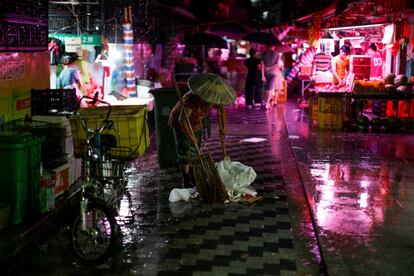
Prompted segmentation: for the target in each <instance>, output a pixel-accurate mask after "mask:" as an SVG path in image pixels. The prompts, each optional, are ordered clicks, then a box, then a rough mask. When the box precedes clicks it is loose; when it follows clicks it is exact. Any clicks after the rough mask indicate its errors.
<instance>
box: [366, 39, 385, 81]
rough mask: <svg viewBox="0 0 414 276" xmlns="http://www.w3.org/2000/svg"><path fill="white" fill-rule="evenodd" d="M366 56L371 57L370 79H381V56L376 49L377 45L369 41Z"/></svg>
mask: <svg viewBox="0 0 414 276" xmlns="http://www.w3.org/2000/svg"><path fill="white" fill-rule="evenodd" d="M367 56H369V57H370V58H371V70H370V79H371V80H375V79H381V78H382V66H383V62H382V56H381V54H380V53H379V52H378V51H377V45H375V43H371V44H370V45H369V47H368V49H367Z"/></svg>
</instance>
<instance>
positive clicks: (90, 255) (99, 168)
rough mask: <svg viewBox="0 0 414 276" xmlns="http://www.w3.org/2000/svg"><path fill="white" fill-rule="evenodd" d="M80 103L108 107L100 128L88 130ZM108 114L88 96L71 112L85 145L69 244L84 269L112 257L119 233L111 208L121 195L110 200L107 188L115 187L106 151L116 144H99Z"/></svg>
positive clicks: (107, 121)
mask: <svg viewBox="0 0 414 276" xmlns="http://www.w3.org/2000/svg"><path fill="white" fill-rule="evenodd" d="M83 100H87V101H89V102H90V103H92V104H96V103H101V104H104V105H106V106H107V107H108V111H107V113H106V116H105V119H104V120H103V121H102V123H101V125H100V126H99V127H97V128H94V129H92V128H89V127H88V124H87V121H86V119H85V118H84V117H83V116H82V115H81V113H80V112H79V106H80V105H81V103H82V101H83ZM110 114H111V105H110V104H109V103H107V102H105V101H102V100H99V99H97V97H95V98H91V97H89V96H83V97H82V98H81V99H80V100H79V102H78V107H77V110H76V111H75V112H74V115H75V118H77V119H79V120H80V123H81V125H82V128H83V129H84V131H85V133H86V145H85V154H84V156H83V158H82V181H81V189H80V193H81V194H80V196H81V199H80V203H79V209H78V210H77V211H76V215H74V218H73V220H72V222H71V223H70V226H69V244H70V248H71V251H72V253H73V255H74V256H75V257H76V259H77V260H78V261H79V262H80V263H81V264H83V265H87V266H95V265H99V264H101V263H103V262H105V261H106V260H107V259H109V257H111V253H112V251H113V249H114V247H115V245H116V240H117V238H118V232H119V230H118V225H117V220H116V216H115V212H114V208H113V204H114V202H116V199H117V198H118V197H119V194H120V193H118V194H117V196H113V193H114V189H112V190H110V191H107V190H108V187H109V186H110V184H111V185H112V186H113V185H115V182H114V181H112V180H113V179H114V172H115V171H114V170H113V169H112V162H113V160H112V158H111V157H110V155H109V152H110V150H109V149H110V148H111V147H113V146H114V143H115V145H116V141H115V142H114V141H113V139H107V140H110V142H107V143H106V145H103V143H101V142H102V141H101V138H102V137H101V133H102V131H103V130H104V129H110V128H112V126H113V122H112V121H110V120H109V116H110ZM111 140H112V141H111ZM104 144H105V143H104ZM116 169H117V173H116V178H117V179H118V178H119V176H121V177H122V172H120V170H123V167H121V166H117V167H116ZM110 174H111V175H110ZM121 179H122V178H121ZM121 182H122V181H121ZM118 184H119V183H118ZM121 184H123V183H121ZM119 186H123V185H119ZM113 187H115V186H113Z"/></svg>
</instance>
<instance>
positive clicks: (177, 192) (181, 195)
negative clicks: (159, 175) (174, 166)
mask: <svg viewBox="0 0 414 276" xmlns="http://www.w3.org/2000/svg"><path fill="white" fill-rule="evenodd" d="M189 199H190V191H189V190H188V189H177V188H174V189H172V190H171V192H170V197H169V198H168V200H169V201H170V202H176V201H180V200H184V201H187V200H189Z"/></svg>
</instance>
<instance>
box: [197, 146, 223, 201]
mask: <svg viewBox="0 0 414 276" xmlns="http://www.w3.org/2000/svg"><path fill="white" fill-rule="evenodd" d="M200 159H201V160H200ZM200 159H196V160H195V161H194V162H193V164H192V165H193V172H194V179H195V181H196V187H197V191H198V193H199V194H200V197H201V199H202V200H204V201H206V202H209V203H215V202H224V201H225V200H227V193H226V189H225V187H224V185H223V181H222V180H221V177H220V176H219V174H218V172H217V168H216V166H215V164H214V162H213V159H212V158H211V156H210V155H209V154H203V155H201V156H200ZM203 165H204V167H203Z"/></svg>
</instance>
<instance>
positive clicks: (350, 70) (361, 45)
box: [302, 21, 414, 131]
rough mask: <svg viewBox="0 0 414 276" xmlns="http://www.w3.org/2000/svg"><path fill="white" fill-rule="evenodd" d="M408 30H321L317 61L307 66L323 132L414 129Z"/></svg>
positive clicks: (387, 26) (392, 26)
mask: <svg viewBox="0 0 414 276" xmlns="http://www.w3.org/2000/svg"><path fill="white" fill-rule="evenodd" d="M406 24H408V23H407V22H406V21H398V22H393V23H390V22H386V23H375V24H365V25H353V26H344V27H330V28H324V29H321V36H320V39H319V40H318V42H317V44H316V46H317V47H316V54H315V56H314V59H313V61H312V63H311V64H307V65H305V66H306V67H305V68H306V69H308V70H307V71H309V72H308V75H306V74H305V77H307V78H309V79H310V83H311V84H312V85H311V86H310V87H309V86H308V88H309V89H308V91H309V92H310V94H311V97H310V105H309V106H310V117H311V123H312V124H314V125H318V126H319V128H320V129H342V128H343V127H344V126H349V127H356V128H358V129H359V130H368V129H372V130H380V129H381V128H383V129H385V130H389V131H391V130H392V131H395V130H397V129H400V128H401V127H403V128H405V129H409V128H410V127H411V123H410V119H411V118H412V115H413V114H414V110H413V105H412V103H414V102H412V99H413V91H412V79H413V78H412V77H411V72H408V70H406V63H407V62H406V61H407V54H408V56H410V55H412V47H407V41H406V35H407V34H404V31H403V30H404V28H405V25H406ZM408 35H409V34H408ZM309 68H311V69H309ZM302 86H303V85H302Z"/></svg>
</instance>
